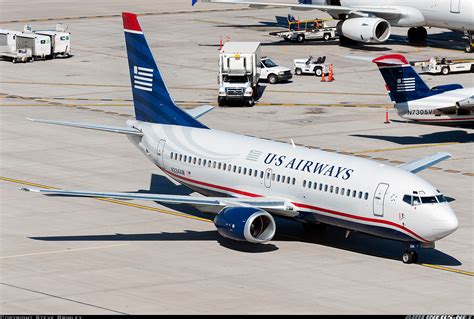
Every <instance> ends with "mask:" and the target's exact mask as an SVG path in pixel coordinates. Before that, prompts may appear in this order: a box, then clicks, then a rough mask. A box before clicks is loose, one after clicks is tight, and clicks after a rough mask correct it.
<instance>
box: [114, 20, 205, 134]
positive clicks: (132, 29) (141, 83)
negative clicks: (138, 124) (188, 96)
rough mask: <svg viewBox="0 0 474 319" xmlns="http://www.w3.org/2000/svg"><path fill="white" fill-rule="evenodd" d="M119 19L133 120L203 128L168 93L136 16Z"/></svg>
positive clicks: (202, 125) (203, 126)
mask: <svg viewBox="0 0 474 319" xmlns="http://www.w3.org/2000/svg"><path fill="white" fill-rule="evenodd" d="M122 18H123V26H124V31H125V44H126V47H127V55H128V65H129V71H130V81H131V83H132V93H133V104H134V107H135V118H136V119H137V120H139V121H143V122H150V123H157V124H169V125H179V126H188V127H196V128H207V127H206V126H205V125H204V124H202V123H201V122H199V121H198V120H196V119H195V118H193V117H192V116H191V115H189V114H188V113H186V112H185V111H183V110H181V109H180V108H179V107H178V106H177V105H176V103H175V102H174V100H173V98H172V97H171V95H170V94H169V92H168V88H167V87H166V84H165V82H164V80H163V77H162V76H161V73H160V70H159V69H158V66H157V65H156V63H155V60H154V58H153V55H152V53H151V50H150V47H149V46H148V43H147V41H146V39H145V36H144V34H143V32H142V29H141V27H140V24H139V23H138V20H137V15H136V14H134V13H129V12H123V13H122Z"/></svg>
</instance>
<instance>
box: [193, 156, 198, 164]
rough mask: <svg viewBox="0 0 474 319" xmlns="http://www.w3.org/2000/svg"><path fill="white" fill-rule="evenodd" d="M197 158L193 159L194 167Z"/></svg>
mask: <svg viewBox="0 0 474 319" xmlns="http://www.w3.org/2000/svg"><path fill="white" fill-rule="evenodd" d="M196 161H197V158H195V157H193V164H194V165H196Z"/></svg>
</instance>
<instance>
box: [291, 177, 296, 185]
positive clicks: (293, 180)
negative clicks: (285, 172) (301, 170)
mask: <svg viewBox="0 0 474 319" xmlns="http://www.w3.org/2000/svg"><path fill="white" fill-rule="evenodd" d="M291 183H292V184H293V185H295V184H296V178H294V177H293V179H292V181H291Z"/></svg>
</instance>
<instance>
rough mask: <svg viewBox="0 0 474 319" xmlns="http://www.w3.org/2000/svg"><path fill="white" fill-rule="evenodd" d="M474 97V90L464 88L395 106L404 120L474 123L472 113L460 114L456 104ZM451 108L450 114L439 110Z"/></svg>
mask: <svg viewBox="0 0 474 319" xmlns="http://www.w3.org/2000/svg"><path fill="white" fill-rule="evenodd" d="M473 95H474V88H463V89H457V90H452V91H447V92H444V93H441V94H436V95H432V96H429V97H425V98H422V99H418V100H412V101H408V102H399V103H396V104H395V107H396V109H397V112H398V115H400V116H401V117H403V118H406V119H409V120H414V121H419V122H432V123H437V122H438V123H446V122H461V121H470V122H473V121H474V114H472V110H471V111H466V112H459V111H458V110H457V109H456V102H458V101H461V100H463V99H466V98H469V97H471V96H473ZM440 108H451V110H450V111H449V112H441V111H438V110H437V109H440Z"/></svg>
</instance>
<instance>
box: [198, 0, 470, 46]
mask: <svg viewBox="0 0 474 319" xmlns="http://www.w3.org/2000/svg"><path fill="white" fill-rule="evenodd" d="M200 1H201V2H215V3H224V4H229V3H232V4H247V5H249V6H250V7H255V8H265V7H287V8H291V9H293V10H314V9H317V10H321V11H325V12H327V13H328V14H330V15H331V16H332V17H333V18H334V19H338V20H341V21H340V22H339V23H338V24H337V30H338V33H339V35H340V36H341V38H340V40H341V41H347V39H351V40H353V41H357V42H362V43H381V42H385V41H386V40H387V39H388V37H389V36H390V29H391V26H396V27H409V28H410V29H409V30H408V39H409V41H421V40H425V39H426V37H427V32H426V29H425V28H424V27H425V26H427V27H437V28H446V29H450V30H453V31H461V32H467V33H468V39H469V41H468V44H467V45H466V48H465V50H466V52H472V50H473V35H474V17H473V12H474V4H473V3H474V1H472V0H415V1H413V0H299V1H298V3H278V2H265V1H258V0H200ZM196 2H198V0H192V4H193V5H194V4H196ZM288 2H290V1H288ZM295 2H296V1H295Z"/></svg>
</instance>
